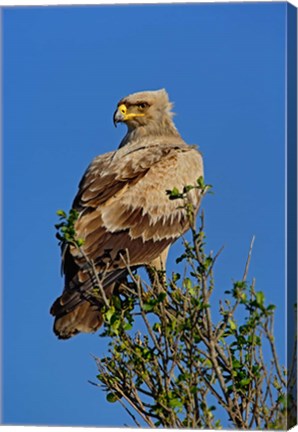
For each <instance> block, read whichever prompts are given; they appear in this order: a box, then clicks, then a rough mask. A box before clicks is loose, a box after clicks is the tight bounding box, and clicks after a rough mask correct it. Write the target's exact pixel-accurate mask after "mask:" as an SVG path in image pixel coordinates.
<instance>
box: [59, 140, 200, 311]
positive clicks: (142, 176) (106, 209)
mask: <svg viewBox="0 0 298 432" xmlns="http://www.w3.org/2000/svg"><path fill="white" fill-rule="evenodd" d="M202 175H203V163H202V157H201V155H200V153H199V152H198V151H197V150H196V149H194V148H193V147H190V146H187V145H186V144H184V143H177V144H175V143H174V144H172V143H169V144H168V143H166V142H164V141H163V142H160V140H159V141H158V142H157V143H152V144H151V145H150V147H147V146H136V145H135V146H127V147H123V148H121V149H119V150H118V151H117V152H113V153H107V154H105V155H103V156H100V157H97V158H95V159H94V161H93V162H92V163H91V165H90V166H89V168H88V170H87V171H86V173H85V175H84V177H83V179H82V180H81V182H80V185H79V191H78V194H77V196H76V198H75V200H74V204H73V208H75V209H77V210H78V211H79V218H78V220H77V221H76V223H75V230H76V235H77V237H79V238H82V239H84V244H83V246H82V248H81V251H79V250H78V249H77V248H75V247H74V246H68V249H67V251H66V253H65V262H64V272H65V290H64V293H63V295H62V296H61V297H60V298H59V299H58V301H59V305H58V306H59V308H60V312H61V311H63V310H64V311H67V310H68V311H69V310H71V309H72V308H73V307H74V306H75V305H77V304H78V302H79V301H80V298H81V295H85V294H86V293H88V291H89V290H90V289H91V288H92V285H93V284H94V279H92V277H90V264H88V263H86V256H87V257H88V260H91V261H92V262H93V264H94V266H95V269H96V271H97V272H98V274H99V275H101V274H102V273H105V279H104V280H103V284H104V286H106V287H108V286H109V285H110V284H111V283H112V282H113V281H114V280H117V279H119V278H120V277H121V275H122V274H125V273H126V262H129V265H130V266H131V267H137V266H140V265H144V264H150V263H151V262H152V261H154V260H155V259H156V258H157V257H159V255H160V254H161V253H162V252H163V251H164V250H165V249H166V248H167V247H168V246H169V245H170V244H171V243H173V242H174V241H175V240H176V239H177V238H178V237H179V236H181V234H183V233H184V232H185V231H186V230H187V229H188V221H187V217H186V214H185V211H184V210H183V209H182V208H181V202H179V201H180V200H173V201H171V200H169V197H168V196H167V194H166V191H167V190H172V189H173V188H174V187H176V188H178V189H179V190H182V188H183V186H185V185H189V184H192V185H193V184H195V182H196V179H197V178H199V177H200V176H202ZM189 197H190V199H191V200H192V202H193V204H194V206H195V207H196V208H198V206H199V200H200V196H199V193H198V191H197V190H192V191H191V192H190V193H189ZM123 258H124V259H123ZM56 306H57V304H56ZM61 308H62V309H61ZM52 312H53V313H54V314H56V313H55V310H54V311H52Z"/></svg>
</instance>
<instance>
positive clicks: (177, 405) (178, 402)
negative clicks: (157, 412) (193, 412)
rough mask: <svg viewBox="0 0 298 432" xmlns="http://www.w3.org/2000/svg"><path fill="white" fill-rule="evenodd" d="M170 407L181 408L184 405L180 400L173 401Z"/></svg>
mask: <svg viewBox="0 0 298 432" xmlns="http://www.w3.org/2000/svg"><path fill="white" fill-rule="evenodd" d="M169 405H170V407H172V408H181V407H183V403H182V402H181V401H180V400H179V399H171V400H170V402H169Z"/></svg>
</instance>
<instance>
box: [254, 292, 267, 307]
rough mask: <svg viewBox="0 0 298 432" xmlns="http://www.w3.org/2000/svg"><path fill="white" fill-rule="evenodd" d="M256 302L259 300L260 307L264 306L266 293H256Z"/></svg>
mask: <svg viewBox="0 0 298 432" xmlns="http://www.w3.org/2000/svg"><path fill="white" fill-rule="evenodd" d="M256 300H257V303H258V304H259V305H260V306H263V304H264V301H265V295H264V293H263V292H262V291H258V292H257V293H256Z"/></svg>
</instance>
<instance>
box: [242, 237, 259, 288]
mask: <svg viewBox="0 0 298 432" xmlns="http://www.w3.org/2000/svg"><path fill="white" fill-rule="evenodd" d="M255 238H256V236H255V235H253V236H252V239H251V242H250V248H249V252H248V256H247V260H246V264H245V270H244V274H243V278H242V280H243V282H245V281H246V278H247V275H248V270H249V264H250V260H251V254H252V249H253V246H254V242H255Z"/></svg>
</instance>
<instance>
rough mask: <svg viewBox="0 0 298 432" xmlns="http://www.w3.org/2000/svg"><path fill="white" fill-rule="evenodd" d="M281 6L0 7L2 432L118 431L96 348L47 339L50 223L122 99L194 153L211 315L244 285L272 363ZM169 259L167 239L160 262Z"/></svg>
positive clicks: (104, 142) (53, 268)
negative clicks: (263, 313) (165, 108)
mask: <svg viewBox="0 0 298 432" xmlns="http://www.w3.org/2000/svg"><path fill="white" fill-rule="evenodd" d="M286 7H287V6H286V4H285V3H275V4H270V3H267V4H262V3H255V4H241V3H240V4H201V5H154V6H97V7H56V8H55V7H39V8H38V7H35V8H12V9H8V8H7V9H5V10H4V15H3V25H4V30H3V31H4V33H3V38H4V39H3V40H4V47H3V75H4V87H3V93H4V95H3V96H4V104H3V105H4V149H3V154H4V168H3V170H4V180H3V185H4V228H3V237H4V251H5V253H4V261H3V269H4V272H3V273H4V276H3V277H4V292H3V309H4V318H3V328H4V337H3V343H4V356H3V368H4V402H3V408H4V410H3V417H4V418H3V420H4V422H5V423H13V424H48V425H86V426H88V425H108V426H122V425H123V424H124V423H129V424H131V422H130V419H128V418H127V416H126V414H125V413H124V412H123V411H122V408H121V407H120V406H117V405H116V404H115V405H114V404H113V405H109V404H108V403H107V402H106V401H105V396H104V394H102V393H101V391H100V390H99V389H97V388H95V387H93V386H91V385H90V384H88V382H87V381H88V380H89V379H90V380H94V379H95V375H96V372H97V370H96V366H95V363H94V361H93V359H92V357H91V356H90V354H94V355H97V356H101V355H103V353H104V352H105V348H106V342H105V341H104V340H103V339H102V338H98V336H97V335H80V336H78V337H75V338H73V339H71V340H69V341H58V340H57V339H56V338H55V336H54V335H53V333H52V317H51V316H50V315H49V308H50V305H51V303H52V301H53V300H54V299H55V298H56V297H57V295H59V293H60V292H61V289H62V284H63V281H62V279H61V277H60V270H59V268H60V256H59V249H58V247H57V240H56V239H55V230H54V224H55V223H56V222H57V217H56V215H55V212H56V210H57V209H60V208H63V209H68V208H69V207H70V205H71V202H72V199H73V197H74V195H75V193H76V190H77V184H78V182H79V180H80V177H81V176H82V174H83V172H84V170H85V169H86V167H87V165H88V164H89V162H90V161H91V159H92V158H93V157H94V156H96V155H97V154H101V153H104V152H107V151H110V150H113V149H115V148H116V147H117V146H118V144H119V142H120V140H121V137H122V136H123V134H124V133H125V129H124V128H122V127H118V128H117V129H114V127H113V124H112V115H113V112H114V109H115V106H116V103H117V102H118V100H119V99H120V98H122V97H123V96H125V95H127V94H129V93H132V92H135V91H140V90H154V89H159V88H163V87H164V88H166V89H167V91H168V92H169V95H170V98H171V100H173V101H174V102H175V112H176V113H177V116H176V118H175V121H176V125H177V127H178V129H179V131H180V133H181V134H182V136H183V137H184V139H185V140H186V141H187V142H188V143H189V144H198V145H199V146H200V149H201V151H202V152H203V155H204V161H205V176H206V182H207V183H211V184H212V185H213V188H214V192H215V194H214V195H212V196H211V195H210V196H208V197H207V198H206V200H205V202H204V205H203V207H204V210H205V218H206V232H207V236H208V247H209V248H210V249H212V250H214V251H216V250H218V249H219V248H220V247H221V246H222V245H224V246H225V249H224V252H223V253H222V255H221V257H220V259H219V260H218V263H217V266H216V269H215V282H216V287H217V288H216V292H215V302H216V301H218V300H219V299H220V298H222V297H223V296H224V294H223V293H224V290H226V289H228V288H229V287H230V286H231V282H232V280H235V279H239V278H241V276H242V274H243V270H244V266H245V260H246V256H247V251H248V248H249V244H250V241H251V237H252V235H253V234H255V235H256V242H255V247H254V251H253V257H252V261H251V268H250V274H249V277H250V278H252V277H255V278H256V287H257V289H259V290H263V291H264V292H265V295H266V298H267V301H268V302H270V303H275V304H277V305H278V309H277V320H276V321H277V322H278V326H277V328H276V341H277V345H278V351H279V356H280V359H281V361H284V358H285V354H284V341H285V337H284V332H285V327H284V319H285V302H284V295H285V292H284V289H285V288H284V286H285V284H284V278H285V268H284V260H285V258H284V245H285V236H284V224H285V215H284V201H285V186H284V178H285V168H284V167H285V151H284V148H285V142H284V137H285V116H284V112H285V16H286ZM180 250H181V243H180V242H177V243H176V244H175V246H174V247H173V248H172V250H171V253H170V258H169V272H170V271H171V270H172V269H173V268H174V257H175V256H176V255H177V254H178V253H179V251H180Z"/></svg>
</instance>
